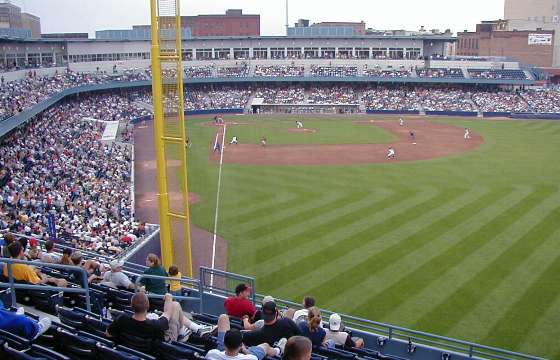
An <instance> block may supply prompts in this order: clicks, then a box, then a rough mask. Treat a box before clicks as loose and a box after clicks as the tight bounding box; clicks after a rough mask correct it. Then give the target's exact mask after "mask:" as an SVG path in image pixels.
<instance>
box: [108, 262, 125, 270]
mask: <svg viewBox="0 0 560 360" xmlns="http://www.w3.org/2000/svg"><path fill="white" fill-rule="evenodd" d="M123 265H124V261H122V260H113V261H111V262H110V263H109V266H111V270H116V269H117V268H120V267H123Z"/></svg>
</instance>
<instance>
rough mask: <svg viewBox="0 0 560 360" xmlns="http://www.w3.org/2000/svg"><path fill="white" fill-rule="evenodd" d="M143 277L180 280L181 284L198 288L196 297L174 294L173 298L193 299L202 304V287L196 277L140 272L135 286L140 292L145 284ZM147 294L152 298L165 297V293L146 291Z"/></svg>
mask: <svg viewBox="0 0 560 360" xmlns="http://www.w3.org/2000/svg"><path fill="white" fill-rule="evenodd" d="M142 279H154V280H163V281H166V282H168V281H179V282H180V283H181V284H186V287H187V289H191V290H196V291H197V292H198V293H199V296H198V297H195V296H179V295H173V300H177V301H179V302H182V301H191V302H197V303H200V304H201V303H202V301H201V297H200V294H202V292H201V288H200V282H199V281H198V280H196V279H191V278H174V277H170V276H158V275H148V274H140V275H138V276H137V277H136V281H135V284H136V287H135V290H134V292H139V291H140V289H141V287H142V286H144V285H142ZM146 295H147V296H148V298H150V299H163V298H164V296H165V295H160V294H152V293H146ZM199 307H200V306H199Z"/></svg>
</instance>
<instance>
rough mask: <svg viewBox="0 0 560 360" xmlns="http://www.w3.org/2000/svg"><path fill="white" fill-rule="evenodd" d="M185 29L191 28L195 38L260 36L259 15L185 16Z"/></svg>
mask: <svg viewBox="0 0 560 360" xmlns="http://www.w3.org/2000/svg"><path fill="white" fill-rule="evenodd" d="M181 23H182V26H183V27H190V28H191V30H192V34H193V36H260V34H261V21H260V16H259V15H241V16H225V15H216V16H213V15H211V16H185V17H182V18H181Z"/></svg>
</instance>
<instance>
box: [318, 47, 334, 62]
mask: <svg viewBox="0 0 560 360" xmlns="http://www.w3.org/2000/svg"><path fill="white" fill-rule="evenodd" d="M321 54H322V57H323V58H325V59H334V57H335V48H331V47H328V48H321Z"/></svg>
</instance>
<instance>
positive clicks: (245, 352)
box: [205, 314, 286, 360]
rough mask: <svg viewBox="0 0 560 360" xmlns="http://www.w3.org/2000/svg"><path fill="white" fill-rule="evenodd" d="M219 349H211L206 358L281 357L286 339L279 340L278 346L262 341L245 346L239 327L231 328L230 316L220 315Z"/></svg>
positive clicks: (219, 359)
mask: <svg viewBox="0 0 560 360" xmlns="http://www.w3.org/2000/svg"><path fill="white" fill-rule="evenodd" d="M217 338H218V341H217V349H213V350H210V351H209V352H208V353H207V354H206V357H205V359H211V360H231V359H234V360H262V359H264V358H265V357H267V356H268V357H270V358H274V357H279V356H281V355H282V352H283V349H284V345H285V344H286V339H283V340H282V341H279V342H278V344H277V345H276V347H272V346H271V345H269V344H267V343H264V342H263V343H261V344H258V345H253V346H249V347H246V348H245V347H244V346H243V343H244V335H243V334H242V333H241V332H240V331H239V330H237V329H231V327H230V322H229V316H227V315H226V314H222V315H220V317H219V318H218V336H217Z"/></svg>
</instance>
